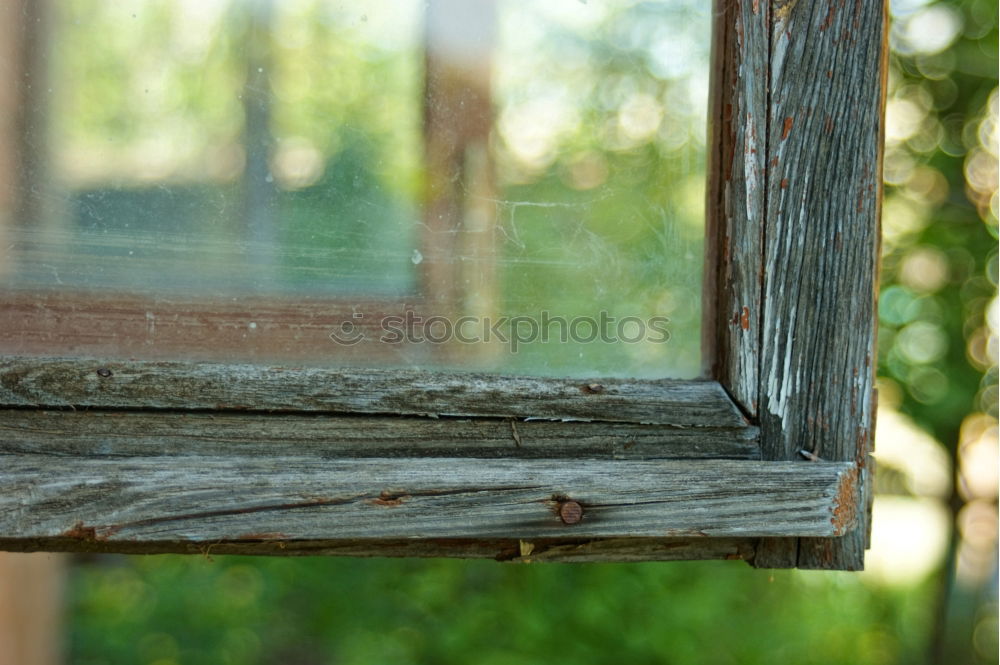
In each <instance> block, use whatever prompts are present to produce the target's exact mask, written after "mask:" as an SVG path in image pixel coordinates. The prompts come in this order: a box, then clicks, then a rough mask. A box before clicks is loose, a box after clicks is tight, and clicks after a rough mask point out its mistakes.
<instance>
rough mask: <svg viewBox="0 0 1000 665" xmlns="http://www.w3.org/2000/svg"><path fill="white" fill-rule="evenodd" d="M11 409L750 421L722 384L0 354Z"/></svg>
mask: <svg viewBox="0 0 1000 665" xmlns="http://www.w3.org/2000/svg"><path fill="white" fill-rule="evenodd" d="M10 406H32V407H65V406H72V407H76V408H81V407H99V408H113V409H123V408H124V409H127V408H139V409H183V410H192V409H202V410H220V409H221V410H233V409H235V410H248V411H270V412H273V411H285V412H289V411H291V412H331V413H367V414H401V415H421V416H492V417H513V418H537V419H547V420H581V421H604V422H629V423H648V424H658V425H669V426H674V427H721V428H737V427H746V426H747V424H748V423H747V421H746V419H745V418H744V417H743V415H742V414H741V413H740V411H739V409H737V408H736V406H735V405H734V404H733V402H732V400H730V399H729V396H728V395H727V394H726V392H725V390H723V388H722V387H721V386H720V385H719V384H718V383H717V382H715V381H675V380H652V381H651V380H637V379H636V380H633V379H594V380H585V379H550V378H538V377H512V376H497V375H490V374H472V373H445V372H427V371H421V370H392V369H354V368H339V369H333V368H317V367H276V366H261V365H231V364H215V363H193V362H158V361H138V360H135V361H122V360H112V359H105V360H87V359H61V358H47V357H30V356H0V407H10Z"/></svg>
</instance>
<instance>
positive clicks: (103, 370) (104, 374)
mask: <svg viewBox="0 0 1000 665" xmlns="http://www.w3.org/2000/svg"><path fill="white" fill-rule="evenodd" d="M112 374H114V372H112V371H111V370H110V369H108V368H107V367H98V368H97V376H99V377H101V378H102V379H106V378H108V377H109V376H111V375H112Z"/></svg>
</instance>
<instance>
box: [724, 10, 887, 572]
mask: <svg viewBox="0 0 1000 665" xmlns="http://www.w3.org/2000/svg"><path fill="white" fill-rule="evenodd" d="M885 12H886V10H885V6H884V3H881V2H864V3H851V4H837V3H830V4H827V3H813V2H798V1H797V0H770V1H768V0H717V11H716V16H717V24H716V41H715V53H714V62H713V70H712V73H713V76H715V77H716V83H715V85H714V86H713V103H712V107H713V108H712V113H711V116H712V117H713V120H714V123H715V124H714V125H713V128H712V149H711V151H710V155H709V157H710V164H711V169H710V172H711V173H712V181H711V182H710V186H709V193H708V211H709V215H708V217H709V227H708V242H707V246H708V247H709V256H708V262H707V265H708V269H707V270H706V281H705V283H706V294H709V295H710V297H712V298H713V303H712V304H714V307H709V312H708V313H707V317H706V321H705V357H706V358H707V359H709V361H710V362H712V363H713V365H712V367H710V368H708V370H709V373H710V374H711V375H712V376H713V377H715V378H717V379H718V380H719V381H720V382H721V383H722V385H723V386H724V387H725V388H726V389H727V390H728V391H729V393H730V394H731V395H732V397H733V398H734V399H735V400H736V402H737V403H738V404H740V405H741V406H742V408H743V409H744V412H745V414H746V415H747V416H748V417H750V418H751V419H756V420H759V422H760V426H761V448H762V455H763V457H764V459H768V460H801V461H802V463H803V464H807V463H809V462H807V461H806V458H805V457H804V456H802V455H801V454H800V453H799V451H800V450H803V449H804V450H806V451H807V452H808V453H811V454H814V455H816V456H819V457H820V458H823V459H825V460H829V461H834V460H837V461H853V462H856V463H857V465H858V482H857V483H856V485H855V487H853V488H852V490H851V492H850V496H844V497H843V501H845V502H854V503H857V504H858V505H860V506H864V505H865V504H866V503H867V499H868V498H869V496H870V488H869V487H868V478H869V476H870V474H869V473H868V471H867V468H868V454H869V452H870V446H871V441H872V428H873V426H874V423H873V420H874V415H873V409H874V394H873V393H874V389H873V386H874V373H875V290H876V284H875V275H876V274H877V273H876V268H877V263H878V237H879V211H880V205H879V202H880V200H881V167H880V164H881V143H882V116H883V112H882V105H883V91H884V76H885V69H886V63H885V58H884V54H885V48H886V44H885V35H884V28H885V22H886V13H885ZM861 513H862V517H861V520H860V523H859V524H858V527H857V528H856V529H855V530H854V531H852V532H850V533H849V534H848V535H846V536H843V537H842V538H838V539H832V538H827V539H815V538H813V539H794V538H781V539H762V540H761V541H760V543H759V545H758V547H757V552H756V558H755V561H754V565H756V566H758V567H764V568H787V567H795V566H799V567H803V568H824V569H848V570H853V569H859V568H861V567H862V566H863V564H864V550H865V546H866V541H867V529H868V524H867V516H866V515H865V514H864V511H863V510H862V511H861Z"/></svg>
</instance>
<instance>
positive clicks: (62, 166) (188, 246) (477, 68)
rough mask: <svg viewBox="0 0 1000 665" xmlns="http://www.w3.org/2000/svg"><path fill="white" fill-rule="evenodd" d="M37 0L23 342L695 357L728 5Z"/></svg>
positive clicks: (21, 56)
mask: <svg viewBox="0 0 1000 665" xmlns="http://www.w3.org/2000/svg"><path fill="white" fill-rule="evenodd" d="M18 2H19V3H20V4H21V5H23V7H22V8H21V9H22V10H21V11H19V12H15V14H16V15H18V16H19V17H20V19H21V20H20V21H19V22H8V24H6V25H4V26H2V27H0V44H3V46H0V58H2V59H3V61H4V63H5V64H4V67H0V117H5V118H6V120H5V121H4V122H3V123H0V147H4V148H9V149H8V150H4V151H3V152H4V154H5V156H4V157H0V184H2V187H0V229H2V233H3V240H4V243H3V248H4V250H3V253H2V254H0V257H2V259H0V274H2V280H3V282H2V283H3V285H4V299H3V301H4V302H5V304H4V305H2V306H3V307H4V309H5V313H2V314H0V315H2V316H3V317H4V323H3V325H0V352H7V353H10V352H16V353H45V354H67V353H75V354H97V355H100V354H106V353H111V352H115V351H118V352H119V353H124V354H125V355H130V356H144V357H167V358H204V359H218V360H227V361H232V360H246V361H263V362H273V361H277V360H284V359H296V360H297V361H301V362H309V363H313V364H334V365H336V364H342V363H349V364H367V365H390V366H424V367H464V368H476V369H485V370H489V371H502V372H513V373H534V374H548V375H600V374H611V375H635V376H673V377H690V376H695V375H696V374H697V373H698V371H699V365H700V358H699V350H698V349H699V337H700V332H699V330H700V321H699V320H700V302H701V294H700V284H701V264H702V236H703V234H704V231H703V212H702V211H703V204H702V201H703V188H704V179H705V173H704V161H705V146H704V134H705V131H704V127H705V112H706V109H705V107H706V100H707V70H708V45H709V9H708V8H707V5H708V3H704V2H701V1H700V0H653V1H646V2H633V1H630V0H603V1H597V0H589V1H587V2H584V1H582V0H547V1H546V2H544V3H525V2H516V1H514V0H477V1H470V0H433V1H431V2H417V1H410V0H365V1H364V2H335V1H333V0H282V1H280V2H278V1H276V0H184V1H178V0H132V1H130V2H120V3H109V2H104V1H103V0H62V1H59V2H30V1H29V0H18ZM386 317H399V318H400V319H402V322H401V323H397V322H396V319H392V320H391V321H392V322H391V323H388V324H387V323H386V320H387V318H386ZM654 317H655V321H651V320H652V319H653V318H654ZM428 322H429V323H428ZM359 336H360V339H356V338H357V337H359ZM486 337H489V339H488V340H486V339H484V338H486ZM428 338H430V339H431V340H434V341H435V342H440V343H432V342H430V341H428ZM615 339H617V340H618V341H612V340H615ZM622 339H624V340H626V341H621V340H622ZM515 346H516V352H513V351H514V347H515Z"/></svg>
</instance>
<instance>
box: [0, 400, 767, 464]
mask: <svg viewBox="0 0 1000 665" xmlns="http://www.w3.org/2000/svg"><path fill="white" fill-rule="evenodd" d="M757 438H758V431H757V428H756V427H744V428H739V429H712V428H701V427H699V428H668V427H662V426H656V425H636V424H632V423H572V424H566V423H556V422H548V421H528V422H525V421H518V420H512V419H496V418H476V419H469V418H441V419H431V418H415V417H414V418H406V417H384V416H381V417H380V416H347V417H345V416H325V415H291V414H284V415H278V414H267V415H263V414H260V415H258V414H234V413H214V414H212V413H186V414H185V413H162V412H123V413H118V412H101V411H89V412H87V411H76V412H70V411H57V412H51V411H35V410H7V411H3V410H0V455H3V454H23V453H27V454H45V455H53V456H73V455H85V456H95V455H105V456H111V457H126V456H144V457H178V456H192V455H194V456H201V455H204V456H223V455H227V454H230V453H234V452H235V453H236V454H238V455H240V456H244V457H245V456H261V457H266V456H268V455H285V454H293V455H301V456H309V457H315V458H318V459H323V458H334V457H383V458H393V457H479V458H495V457H509V458H552V459H554V458H565V459H570V458H590V459H608V460H611V459H746V460H755V459H760V448H759V446H758V444H757Z"/></svg>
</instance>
